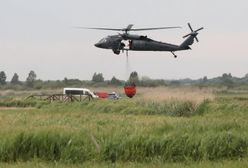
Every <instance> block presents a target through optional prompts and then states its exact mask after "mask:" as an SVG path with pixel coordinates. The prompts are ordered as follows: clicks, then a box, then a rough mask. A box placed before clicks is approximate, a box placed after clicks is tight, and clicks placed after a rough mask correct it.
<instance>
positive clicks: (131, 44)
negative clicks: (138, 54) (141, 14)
mask: <svg viewBox="0 0 248 168" xmlns="http://www.w3.org/2000/svg"><path fill="white" fill-rule="evenodd" d="M128 43H129V44H128V46H129V49H130V50H131V49H132V48H133V41H132V40H129V41H128Z"/></svg>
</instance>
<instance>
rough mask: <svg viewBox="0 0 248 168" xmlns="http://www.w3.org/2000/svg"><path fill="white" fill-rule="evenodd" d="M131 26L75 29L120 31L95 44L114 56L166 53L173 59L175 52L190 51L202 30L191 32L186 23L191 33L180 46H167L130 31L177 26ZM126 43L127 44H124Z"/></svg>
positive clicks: (167, 44)
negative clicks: (138, 53) (142, 52)
mask: <svg viewBox="0 0 248 168" xmlns="http://www.w3.org/2000/svg"><path fill="white" fill-rule="evenodd" d="M133 26H134V25H133V24H129V25H128V26H127V27H126V28H122V29H116V28H100V27H77V28H81V29H95V30H110V31H121V32H123V33H118V35H109V36H107V37H105V38H103V39H101V40H100V41H99V42H98V43H96V44H95V46H96V47H98V48H102V49H111V50H112V51H113V52H114V54H117V55H119V54H120V52H121V51H122V52H124V51H126V55H127V56H128V51H129V50H130V51H167V52H171V53H172V54H173V56H174V57H175V58H177V55H176V54H175V52H176V51H181V50H190V49H191V48H190V45H192V44H193V43H194V39H195V40H196V41H197V42H199V40H198V38H197V35H198V31H200V30H202V29H203V27H201V28H199V29H197V30H193V29H192V27H191V25H190V23H188V27H189V29H190V30H191V32H190V33H189V34H187V35H185V36H183V38H186V37H187V38H186V39H185V40H184V41H183V42H182V43H181V44H180V45H175V44H169V43H165V42H160V41H156V40H153V39H151V38H148V37H147V36H144V35H136V34H130V33H129V32H131V31H147V30H160V29H175V28H181V27H179V26H176V27H155V28H140V29H134V28H133ZM125 41H128V44H125V43H124V42H125Z"/></svg>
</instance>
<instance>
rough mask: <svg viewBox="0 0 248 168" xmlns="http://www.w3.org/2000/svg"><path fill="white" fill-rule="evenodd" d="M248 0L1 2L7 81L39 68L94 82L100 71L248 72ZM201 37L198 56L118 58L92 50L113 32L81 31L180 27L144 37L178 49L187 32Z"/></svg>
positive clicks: (0, 50)
mask: <svg viewBox="0 0 248 168" xmlns="http://www.w3.org/2000/svg"><path fill="white" fill-rule="evenodd" d="M247 18H248V1H247V0H236V1H231V0H218V1H216V0H208V1H200V0H187V1H182V0H153V1H152V0H126V1H120V0H104V1H100V0H0V71H5V73H6V74H7V77H8V78H7V80H11V78H12V76H13V74H14V73H17V74H18V75H19V77H20V80H25V79H26V77H27V75H28V73H29V71H30V70H34V71H35V73H36V74H37V78H39V79H42V80H62V79H64V77H67V78H77V79H81V80H90V79H91V78H92V76H93V74H94V72H97V73H103V76H104V78H105V79H111V78H112V77H113V76H115V77H117V78H118V79H124V80H125V79H127V77H128V74H129V73H130V72H132V71H137V72H138V74H139V76H146V77H150V78H153V79H182V78H192V79H198V78H202V77H203V76H207V77H208V78H212V77H217V76H220V75H222V74H223V73H231V74H232V75H233V76H237V77H243V76H244V75H245V74H247V73H248V48H247V44H248V43H247V40H248V21H247ZM188 22H190V23H191V25H192V27H193V28H194V29H198V28H200V27H204V30H202V31H200V33H199V35H198V38H199V43H194V44H193V46H192V49H193V50H187V51H180V52H177V53H176V54H177V55H178V58H176V59H175V58H174V57H173V55H172V54H171V53H170V52H143V51H142V52H137V51H130V52H129V62H128V66H127V62H126V56H125V54H120V55H115V54H113V52H112V51H111V50H104V49H99V48H96V47H95V46H94V44H95V43H96V42H98V41H99V40H100V39H101V38H103V37H105V36H107V35H115V34H116V32H111V31H110V32H107V31H97V30H82V29H76V28H75V27H76V26H82V27H113V28H124V27H126V26H127V25H128V24H134V28H144V27H161V26H182V29H173V30H159V31H158V30H156V31H145V32H139V34H141V35H148V37H149V38H152V39H155V40H158V41H163V42H168V43H173V44H180V43H182V41H183V38H182V36H184V35H186V34H188V33H189V32H190V30H189V28H188V27H187V23H188Z"/></svg>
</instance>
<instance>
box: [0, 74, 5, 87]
mask: <svg viewBox="0 0 248 168" xmlns="http://www.w3.org/2000/svg"><path fill="white" fill-rule="evenodd" d="M6 79H7V76H6V74H5V72H4V71H1V72H0V84H1V85H5V84H6Z"/></svg>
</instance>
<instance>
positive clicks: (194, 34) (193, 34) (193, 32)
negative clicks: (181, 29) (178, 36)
mask: <svg viewBox="0 0 248 168" xmlns="http://www.w3.org/2000/svg"><path fill="white" fill-rule="evenodd" d="M188 26H189V29H190V30H191V33H189V34H187V35H185V36H183V38H186V37H188V36H194V38H195V40H196V41H197V42H199V40H198V38H197V35H198V31H200V30H202V29H204V28H203V27H201V28H199V29H197V30H193V29H192V27H191V25H190V23H188Z"/></svg>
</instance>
